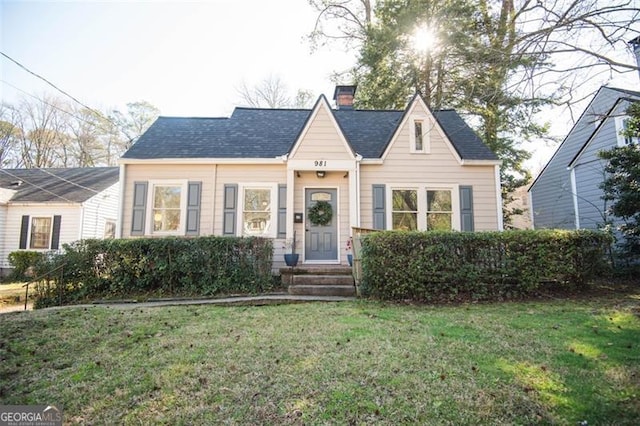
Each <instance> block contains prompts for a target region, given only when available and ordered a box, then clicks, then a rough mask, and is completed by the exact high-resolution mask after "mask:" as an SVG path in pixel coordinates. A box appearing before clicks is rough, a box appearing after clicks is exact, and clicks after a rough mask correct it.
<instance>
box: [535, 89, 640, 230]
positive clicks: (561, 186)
mask: <svg viewBox="0 0 640 426" xmlns="http://www.w3.org/2000/svg"><path fill="white" fill-rule="evenodd" d="M639 100H640V92H636V91H631V90H625V89H616V88H612V87H606V86H604V87H601V88H600V90H598V92H597V93H596V94H595V96H594V97H593V99H592V100H591V102H590V103H589V105H588V106H587V108H586V109H585V110H584V112H583V113H582V115H581V116H580V118H579V119H578V121H577V122H576V123H575V125H574V126H573V128H572V129H571V131H570V132H569V133H568V135H567V137H566V138H565V139H564V140H563V141H562V143H561V144H560V146H559V147H558V149H557V150H556V152H555V153H554V154H553V156H552V157H551V160H549V162H548V163H547V164H546V165H545V167H544V168H543V169H542V171H541V172H540V174H539V175H538V176H537V178H536V179H535V181H534V182H533V183H532V184H531V187H530V188H529V195H530V198H531V212H532V221H533V225H534V228H535V229H541V228H562V229H597V228H598V226H599V225H602V224H604V221H605V213H606V205H605V202H604V201H603V200H602V195H603V192H602V190H601V189H600V187H599V185H600V184H601V183H602V181H603V180H604V164H605V163H604V161H602V160H600V159H599V158H598V152H599V151H603V150H608V149H611V148H613V147H616V146H624V145H626V144H629V143H637V141H636V140H629V139H626V138H624V137H623V136H622V135H620V131H621V130H623V129H624V128H625V123H626V120H627V118H628V117H626V116H625V111H626V109H627V107H628V106H629V104H630V103H631V102H634V101H639ZM616 225H617V223H616Z"/></svg>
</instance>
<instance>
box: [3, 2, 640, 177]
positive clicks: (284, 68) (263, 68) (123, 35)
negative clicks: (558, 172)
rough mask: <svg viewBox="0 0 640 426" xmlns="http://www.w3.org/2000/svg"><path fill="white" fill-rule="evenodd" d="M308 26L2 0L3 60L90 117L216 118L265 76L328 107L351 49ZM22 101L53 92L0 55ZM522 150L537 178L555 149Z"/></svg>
mask: <svg viewBox="0 0 640 426" xmlns="http://www.w3.org/2000/svg"><path fill="white" fill-rule="evenodd" d="M315 19H316V12H315V11H314V9H313V8H311V7H310V6H309V4H308V1H307V0H268V1H267V0H209V1H201V2H191V1H173V2H169V1H167V2H160V1H153V0H147V1H102V2H97V1H64V2H63V1H55V0H54V1H15V0H0V51H2V52H3V53H5V54H6V55H8V56H10V57H11V58H13V59H15V60H16V61H18V62H19V63H21V64H22V65H24V66H25V67H26V68H28V69H29V70H31V71H32V72H34V73H36V74H39V75H40V76H42V77H44V78H46V79H47V80H49V81H50V82H52V83H54V84H55V85H56V86H57V87H59V88H60V89H62V90H64V91H66V92H68V93H69V94H71V95H73V96H74V97H75V98H77V99H79V100H80V101H82V102H83V103H84V104H85V105H88V106H91V107H93V108H95V109H99V110H110V109H113V108H118V109H123V108H124V107H125V105H126V103H128V102H135V101H141V100H144V101H147V102H150V103H151V104H153V105H155V106H156V107H158V108H159V109H160V111H161V114H162V115H165V116H185V117H198V116H205V117H220V116H229V115H230V114H231V112H232V111H233V108H234V107H235V106H236V105H239V104H241V103H242V100H241V97H240V95H239V94H238V88H239V87H240V86H241V85H242V84H243V82H244V83H246V84H247V85H248V86H253V85H257V84H258V83H260V82H261V81H262V80H264V79H266V78H268V77H269V76H276V77H279V78H280V79H281V81H282V82H283V83H284V84H285V85H286V86H287V88H288V89H289V91H290V93H291V95H294V94H295V92H296V91H297V90H299V89H304V90H308V91H310V92H311V93H312V94H313V96H314V98H317V97H318V96H319V95H320V94H325V95H326V96H327V98H328V99H329V100H331V98H332V95H333V89H334V83H333V82H332V81H331V78H330V77H331V75H332V73H333V72H335V71H345V70H347V69H349V68H350V67H351V66H352V65H353V64H354V63H355V61H356V57H357V52H356V51H353V50H352V51H345V50H344V48H343V47H342V46H332V47H321V48H319V49H318V50H316V51H315V52H312V51H311V49H310V45H309V43H308V42H307V40H306V39H305V36H306V35H308V34H309V33H310V32H311V31H312V30H313V26H314V23H315ZM625 55H627V56H628V52H621V59H622V60H623V61H625V62H629V58H627V57H625ZM342 83H349V82H348V81H342ZM603 84H609V85H612V86H615V87H626V88H636V89H637V88H638V87H640V85H639V84H638V75H637V73H633V72H631V73H626V74H622V75H619V74H614V75H610V76H606V75H604V76H599V77H598V78H596V79H591V80H588V81H584V82H583V84H582V87H581V88H580V90H581V91H582V93H583V94H584V95H588V94H589V93H594V92H595V91H596V90H597V89H598V87H600V86H601V85H603ZM25 92H26V93H29V94H31V95H36V96H41V95H43V94H45V93H50V94H56V95H58V94H57V93H56V91H55V90H54V89H53V88H52V87H50V86H48V85H47V84H46V83H44V82H43V81H41V80H39V79H38V78H36V77H34V76H33V75H31V74H29V73H28V72H26V71H25V70H24V69H22V68H20V67H19V66H17V65H16V64H14V63H12V62H11V61H9V60H7V59H6V58H3V57H0V98H1V100H3V101H7V102H15V101H16V100H17V99H18V98H19V97H20V96H27V95H25V94H24V93H25ZM60 96H61V97H63V96H62V95H60ZM356 96H357V94H356ZM585 106H586V104H585ZM575 118H577V116H576V117H575ZM542 119H543V120H549V121H551V122H553V126H552V134H553V135H554V136H557V137H558V138H560V139H561V138H562V136H563V135H564V134H566V132H567V131H568V130H569V128H570V125H571V120H570V119H569V118H568V117H567V113H566V110H563V109H562V108H561V107H558V108H556V109H552V110H549V111H547V112H546V115H545V116H543V117H542ZM526 148H528V149H530V150H533V151H534V158H533V159H532V160H531V161H530V162H529V165H530V167H531V168H532V169H533V170H534V172H535V171H536V170H539V169H540V168H541V167H542V165H543V164H544V163H545V162H546V161H547V160H548V158H549V157H550V156H551V154H552V153H553V151H554V149H555V145H544V144H537V145H535V144H530V145H528V146H526Z"/></svg>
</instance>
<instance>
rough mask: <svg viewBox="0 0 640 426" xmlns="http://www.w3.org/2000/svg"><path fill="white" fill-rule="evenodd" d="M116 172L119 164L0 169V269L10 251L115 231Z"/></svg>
mask: <svg viewBox="0 0 640 426" xmlns="http://www.w3.org/2000/svg"><path fill="white" fill-rule="evenodd" d="M118 177H119V170H118V168H117V167H96V168H64V169H0V274H2V275H6V274H7V273H8V272H9V271H10V269H11V265H10V264H9V261H8V256H9V253H11V252H12V251H16V250H34V251H43V252H46V251H52V250H53V251H55V250H60V249H61V248H62V245H63V244H66V243H71V242H73V241H77V240H80V239H84V238H104V237H114V236H115V231H116V228H117V227H116V221H117V219H118V199H119V191H120V185H119V184H118Z"/></svg>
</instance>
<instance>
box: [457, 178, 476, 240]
mask: <svg viewBox="0 0 640 426" xmlns="http://www.w3.org/2000/svg"><path fill="white" fill-rule="evenodd" d="M460 230H461V231H473V230H474V226H473V187H471V186H461V187H460Z"/></svg>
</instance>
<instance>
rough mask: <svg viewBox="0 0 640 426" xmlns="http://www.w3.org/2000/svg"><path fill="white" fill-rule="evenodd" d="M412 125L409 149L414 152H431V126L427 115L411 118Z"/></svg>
mask: <svg viewBox="0 0 640 426" xmlns="http://www.w3.org/2000/svg"><path fill="white" fill-rule="evenodd" d="M411 123H412V126H411V128H410V134H409V139H410V140H409V143H410V147H409V150H410V152H412V153H417V154H428V153H429V128H428V127H429V126H428V121H427V119H426V117H416V118H414V119H412V120H411Z"/></svg>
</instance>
